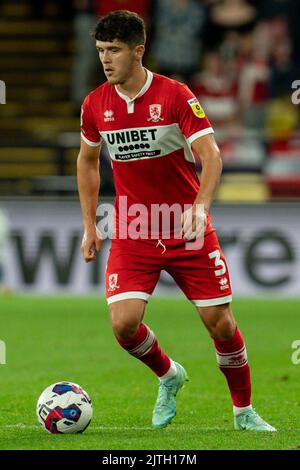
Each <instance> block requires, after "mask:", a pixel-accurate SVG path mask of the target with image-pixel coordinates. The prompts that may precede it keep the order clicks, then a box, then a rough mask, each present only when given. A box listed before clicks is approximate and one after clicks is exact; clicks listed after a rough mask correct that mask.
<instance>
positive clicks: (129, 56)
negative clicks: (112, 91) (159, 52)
mask: <svg viewBox="0 0 300 470" xmlns="http://www.w3.org/2000/svg"><path fill="white" fill-rule="evenodd" d="M141 47H143V46H137V47H132V48H131V47H129V46H128V44H125V43H124V42H121V41H118V40H117V39H115V40H114V41H112V42H102V41H98V40H97V41H96V48H97V50H98V52H99V58H100V61H101V63H102V65H103V70H104V73H105V75H106V78H107V81H108V82H109V83H110V84H111V85H119V84H120V85H122V84H124V83H125V82H126V81H127V80H128V79H129V78H130V77H131V76H132V74H133V71H134V67H135V65H136V64H137V63H138V62H139V61H140V58H141V57H140V55H139V48H141Z"/></svg>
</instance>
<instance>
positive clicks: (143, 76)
mask: <svg viewBox="0 0 300 470" xmlns="http://www.w3.org/2000/svg"><path fill="white" fill-rule="evenodd" d="M146 80H147V71H146V69H144V67H143V66H141V67H139V68H138V69H137V70H136V71H135V72H134V73H133V74H132V75H131V76H130V77H129V78H128V80H126V81H125V82H124V83H122V85H121V84H118V85H116V87H117V89H118V91H119V92H120V93H123V95H126V96H128V97H129V98H134V97H135V96H136V95H137V94H138V93H139V91H141V89H142V88H143V86H144V85H145V83H146Z"/></svg>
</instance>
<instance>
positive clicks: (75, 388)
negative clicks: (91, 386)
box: [36, 382, 93, 434]
mask: <svg viewBox="0 0 300 470" xmlns="http://www.w3.org/2000/svg"><path fill="white" fill-rule="evenodd" d="M36 413H37V417H38V421H39V423H40V424H41V426H42V427H43V428H44V429H45V431H47V432H50V433H53V434H73V433H78V432H83V431H84V430H85V429H86V428H87V427H88V425H89V424H90V422H91V419H92V415H93V407H92V402H91V399H90V397H89V396H88V394H87V393H86V392H85V391H84V390H83V388H81V387H80V385H78V384H75V383H72V382H58V383H55V384H52V385H50V386H49V387H47V388H46V389H45V390H44V391H43V393H42V394H41V396H40V397H39V399H38V402H37V408H36Z"/></svg>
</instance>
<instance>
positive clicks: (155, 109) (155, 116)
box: [147, 104, 164, 122]
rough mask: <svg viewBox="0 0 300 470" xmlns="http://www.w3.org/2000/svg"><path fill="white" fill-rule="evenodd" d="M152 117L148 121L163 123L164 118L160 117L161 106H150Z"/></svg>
mask: <svg viewBox="0 0 300 470" xmlns="http://www.w3.org/2000/svg"><path fill="white" fill-rule="evenodd" d="M149 114H150V117H149V118H148V119H147V121H152V122H159V121H163V120H164V118H162V117H160V115H161V104H150V106H149Z"/></svg>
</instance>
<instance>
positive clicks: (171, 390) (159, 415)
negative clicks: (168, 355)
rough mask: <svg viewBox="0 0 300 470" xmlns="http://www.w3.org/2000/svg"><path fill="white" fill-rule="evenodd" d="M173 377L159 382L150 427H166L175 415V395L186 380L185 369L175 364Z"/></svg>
mask: <svg viewBox="0 0 300 470" xmlns="http://www.w3.org/2000/svg"><path fill="white" fill-rule="evenodd" d="M175 365H176V369H177V374H176V375H175V377H171V378H169V379H164V380H161V381H160V384H159V388H158V396H157V400H156V403H155V406H154V410H153V417H152V425H153V427H155V428H157V429H159V428H164V427H165V426H167V425H168V424H169V423H170V422H171V420H172V418H174V416H175V415H176V395H177V392H178V391H179V390H180V389H181V387H182V386H183V384H184V382H186V381H187V380H188V376H187V373H186V371H185V369H184V368H183V367H182V366H181V365H180V364H178V363H177V362H175Z"/></svg>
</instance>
